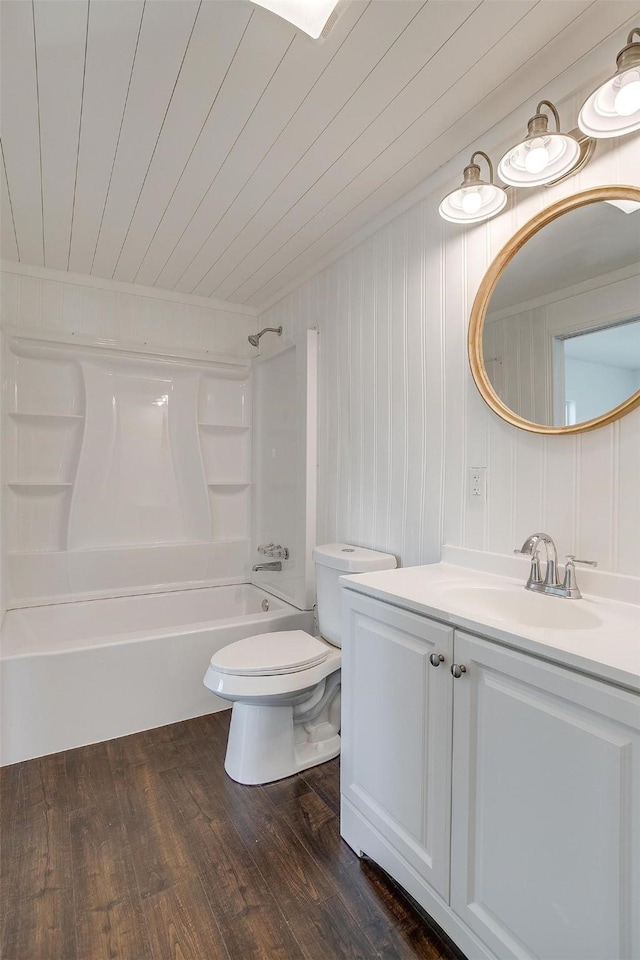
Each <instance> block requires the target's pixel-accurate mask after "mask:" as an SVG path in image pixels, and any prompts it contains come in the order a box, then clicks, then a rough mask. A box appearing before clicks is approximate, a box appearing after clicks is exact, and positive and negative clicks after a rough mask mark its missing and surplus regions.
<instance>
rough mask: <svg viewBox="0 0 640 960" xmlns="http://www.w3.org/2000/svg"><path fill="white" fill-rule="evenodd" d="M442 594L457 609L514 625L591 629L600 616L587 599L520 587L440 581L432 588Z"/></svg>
mask: <svg viewBox="0 0 640 960" xmlns="http://www.w3.org/2000/svg"><path fill="white" fill-rule="evenodd" d="M436 597H442V599H443V600H446V603H447V606H448V607H449V608H450V609H451V608H453V607H455V608H456V609H459V610H460V612H461V613H462V612H464V611H467V612H468V613H469V614H470V615H472V614H478V615H482V616H483V617H485V616H486V617H490V618H491V619H492V620H503V621H509V622H510V623H511V624H513V625H514V626H515V625H517V624H521V625H523V626H527V627H543V628H547V629H551V630H595V629H597V628H598V627H602V625H603V620H602V618H601V617H600V616H599V614H598V612H597V611H596V610H593V609H591V608H590V606H589V601H585V600H566V599H564V598H561V597H553V596H545V595H544V594H540V593H532V592H531V591H530V590H525V589H524V587H521V586H516V585H514V586H513V587H489V586H476V585H473V584H466V583H442V584H438V585H437V586H436V585H434V588H433V598H434V600H435V598H436Z"/></svg>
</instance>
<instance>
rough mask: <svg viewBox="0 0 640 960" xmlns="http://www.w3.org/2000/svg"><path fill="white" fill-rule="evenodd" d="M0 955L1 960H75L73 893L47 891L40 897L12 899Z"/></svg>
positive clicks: (65, 890) (6, 918)
mask: <svg viewBox="0 0 640 960" xmlns="http://www.w3.org/2000/svg"><path fill="white" fill-rule="evenodd" d="M0 956H1V957H2V960H75V958H76V957H77V950H76V929H75V912H74V904H73V892H72V890H71V889H48V890H46V891H44V892H43V893H42V894H41V896H39V897H26V898H25V897H23V898H19V899H13V898H11V897H10V898H9V899H8V902H7V904H6V916H5V923H4V928H3V936H2V947H1V949H0Z"/></svg>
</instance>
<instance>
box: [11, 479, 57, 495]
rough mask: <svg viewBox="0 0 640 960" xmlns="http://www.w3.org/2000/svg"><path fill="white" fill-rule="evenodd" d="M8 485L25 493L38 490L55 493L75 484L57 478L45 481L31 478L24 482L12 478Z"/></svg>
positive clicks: (18, 491)
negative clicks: (61, 481) (59, 480)
mask: <svg viewBox="0 0 640 960" xmlns="http://www.w3.org/2000/svg"><path fill="white" fill-rule="evenodd" d="M7 486H8V487H10V488H11V489H12V490H15V491H16V492H17V493H20V492H21V491H22V492H24V493H29V492H34V493H36V492H38V491H42V492H43V493H46V492H47V491H50V492H51V493H55V491H56V490H66V489H67V487H72V486H73V484H72V483H68V482H63V483H60V482H58V481H57V480H55V481H43V482H41V481H39V480H29V481H27V482H26V483H23V482H22V481H20V480H10V481H9V482H8V483H7Z"/></svg>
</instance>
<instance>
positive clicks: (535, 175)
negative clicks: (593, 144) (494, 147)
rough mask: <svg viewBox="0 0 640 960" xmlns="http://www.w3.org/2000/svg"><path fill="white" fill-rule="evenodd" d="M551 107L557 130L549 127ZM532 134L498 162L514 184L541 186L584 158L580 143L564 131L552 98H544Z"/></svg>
mask: <svg viewBox="0 0 640 960" xmlns="http://www.w3.org/2000/svg"><path fill="white" fill-rule="evenodd" d="M543 107H547V108H548V110H549V111H550V112H551V113H552V114H553V118H554V120H555V122H556V129H555V131H551V130H549V129H548V127H549V117H548V116H547V114H546V113H542V112H541V111H542V108H543ZM527 126H528V130H529V132H528V134H527V136H526V137H525V139H524V140H522V142H521V143H519V144H517V146H515V147H510V148H509V150H507V152H506V153H505V155H504V156H503V158H502V160H501V161H500V163H499V164H498V173H499V174H500V178H501V180H504V182H505V183H508V184H510V185H511V186H513V187H539V186H541V185H542V184H543V183H551V182H552V181H554V180H560V179H561V178H562V177H565V176H566V175H567V174H568V173H570V172H571V170H573V168H574V167H575V166H576V164H577V163H578V161H579V160H580V144H579V143H578V141H577V140H576V139H575V137H572V136H571V135H570V134H568V133H561V132H560V117H559V116H558V111H557V110H556V108H555V107H554V105H553V104H552V103H551V101H550V100H541V101H540V103H539V104H538V106H537V107H536V112H535V115H534V116H533V117H531V119H530V120H529V123H528V124H527Z"/></svg>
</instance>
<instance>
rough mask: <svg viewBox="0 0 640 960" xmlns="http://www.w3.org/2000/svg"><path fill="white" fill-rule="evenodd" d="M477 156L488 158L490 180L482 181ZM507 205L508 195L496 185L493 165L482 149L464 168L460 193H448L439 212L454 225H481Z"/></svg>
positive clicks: (458, 190) (473, 155) (455, 191)
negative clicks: (476, 160)
mask: <svg viewBox="0 0 640 960" xmlns="http://www.w3.org/2000/svg"><path fill="white" fill-rule="evenodd" d="M476 157H484V159H485V160H486V161H487V164H488V166H489V181H488V182H487V181H486V180H481V179H480V167H479V166H478V164H477V163H476V162H475V158H476ZM506 202H507V195H506V193H505V192H504V190H503V189H502V187H499V186H498V184H496V183H494V182H493V164H492V163H491V160H490V158H489V157H488V156H487V154H486V153H484V152H483V151H482V150H476V152H475V153H474V154H472V156H471V160H470V161H469V163H468V164H467V166H466V167H465V168H464V174H463V177H462V183H461V184H460V186H459V187H458V189H457V190H452V192H451V193H448V194H447V196H446V197H445V198H444V200H443V201H442V203H441V204H440V208H439V213H440V216H441V217H442V218H443V219H444V220H450V221H451V222H452V223H480V222H481V221H482V220H488V219H489V218H490V217H494V216H495V215H496V213H500V211H501V210H502V209H503V207H504V205H505V204H506Z"/></svg>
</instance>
